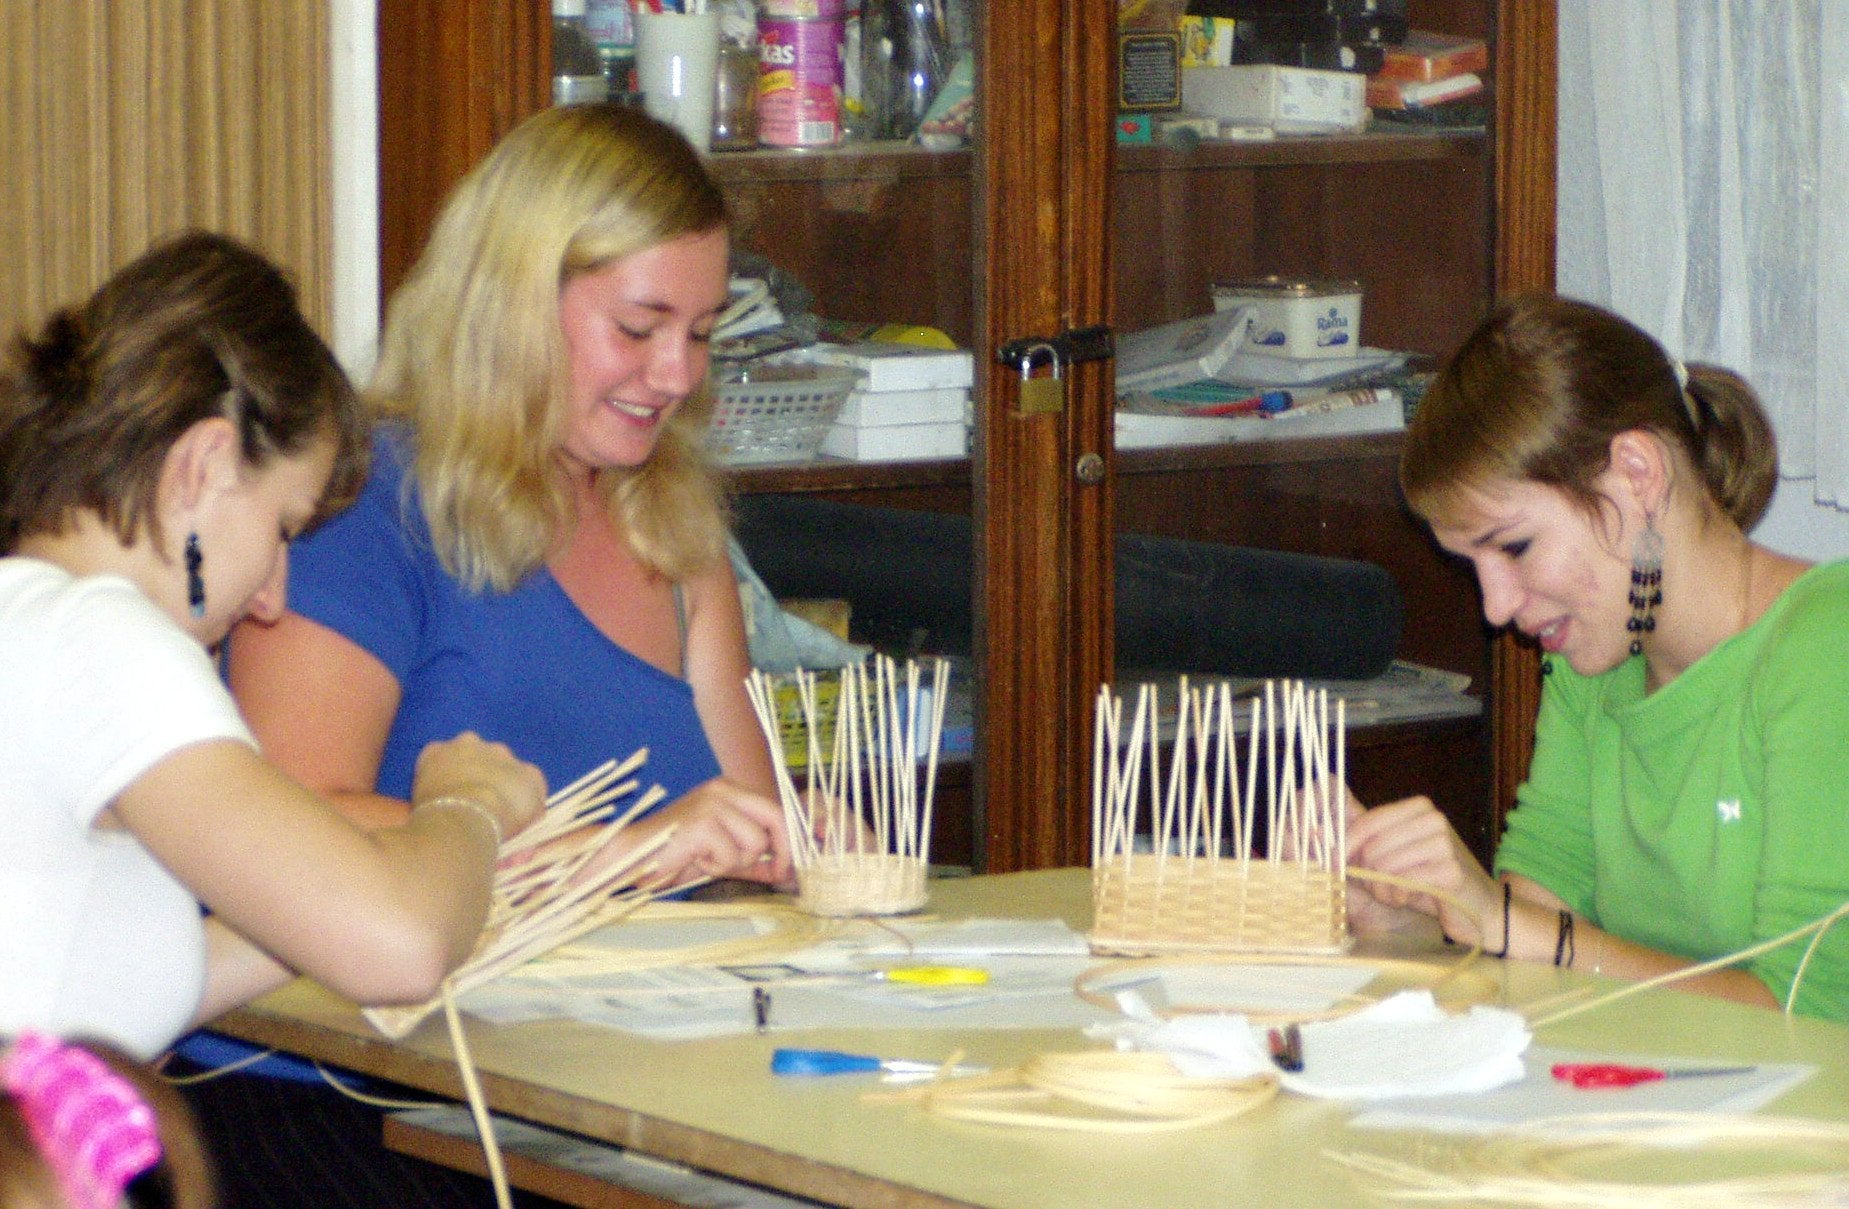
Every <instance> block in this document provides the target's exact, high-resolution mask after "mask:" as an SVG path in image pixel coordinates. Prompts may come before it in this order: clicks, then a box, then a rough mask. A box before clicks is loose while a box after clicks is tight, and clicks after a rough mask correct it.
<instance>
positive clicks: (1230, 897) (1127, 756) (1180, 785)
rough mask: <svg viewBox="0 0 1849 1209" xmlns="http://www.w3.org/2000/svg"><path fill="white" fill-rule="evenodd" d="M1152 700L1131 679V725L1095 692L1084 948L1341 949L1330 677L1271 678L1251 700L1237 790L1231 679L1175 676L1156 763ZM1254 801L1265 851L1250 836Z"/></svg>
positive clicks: (1338, 787) (1340, 856)
mask: <svg viewBox="0 0 1849 1209" xmlns="http://www.w3.org/2000/svg"><path fill="white" fill-rule="evenodd" d="M1159 702H1160V694H1159V693H1158V691H1157V690H1156V688H1155V686H1153V685H1149V684H1145V685H1142V686H1141V687H1140V688H1139V690H1138V692H1137V699H1136V709H1135V713H1134V715H1133V717H1132V720H1131V723H1130V727H1129V733H1128V736H1127V737H1126V736H1125V735H1124V733H1123V729H1122V723H1123V702H1122V701H1121V700H1119V699H1118V698H1117V696H1116V695H1115V694H1114V693H1113V692H1112V691H1111V690H1110V689H1109V688H1105V689H1102V690H1100V692H1099V694H1098V701H1097V708H1096V722H1095V726H1096V733H1095V734H1094V738H1093V752H1092V758H1093V790H1092V918H1093V924H1092V931H1091V936H1090V939H1091V946H1092V949H1093V950H1094V951H1096V952H1100V953H1117V954H1132V955H1144V954H1155V953H1216V952H1230V953H1244V952H1279V953H1332V952H1340V951H1342V950H1344V949H1346V948H1347V946H1348V928H1347V910H1346V897H1345V895H1346V891H1345V887H1344V879H1345V877H1346V874H1347V849H1346V829H1345V827H1344V822H1343V815H1344V810H1345V806H1346V790H1345V789H1344V788H1343V782H1342V775H1343V773H1344V771H1345V763H1344V757H1343V749H1344V747H1345V745H1346V744H1345V737H1346V727H1347V713H1346V710H1345V708H1344V707H1343V705H1342V703H1341V702H1340V701H1339V700H1338V701H1337V703H1336V708H1335V712H1334V724H1333V728H1332V727H1331V717H1330V709H1329V696H1328V693H1327V692H1326V691H1322V690H1318V691H1314V692H1312V691H1311V690H1309V689H1307V688H1305V686H1304V685H1303V684H1302V683H1301V682H1296V681H1291V682H1282V683H1281V682H1277V681H1267V682H1266V684H1265V688H1264V692H1263V693H1262V694H1261V695H1260V697H1259V698H1257V699H1255V700H1254V701H1253V703H1252V718H1251V726H1250V727H1249V729H1248V731H1247V735H1246V740H1245V744H1244V748H1245V763H1244V768H1243V773H1244V776H1243V791H1242V788H1241V766H1240V760H1239V752H1238V749H1237V745H1236V743H1235V736H1234V730H1235V721H1236V718H1237V712H1238V711H1237V709H1236V707H1235V706H1234V704H1233V696H1232V691H1231V688H1230V686H1228V685H1226V684H1220V685H1217V686H1212V687H1209V688H1205V689H1202V688H1199V687H1197V686H1193V685H1190V684H1189V683H1188V681H1187V679H1186V678H1185V677H1184V678H1182V679H1181V681H1180V682H1179V684H1178V686H1177V703H1176V711H1175V735H1174V739H1173V741H1172V743H1171V744H1170V745H1169V755H1168V757H1167V763H1166V764H1164V762H1163V753H1162V744H1161V741H1160V737H1159V734H1158V730H1159V727H1158V724H1157V719H1158V715H1159V713H1160V710H1159ZM1145 762H1146V763H1147V768H1148V770H1149V772H1148V778H1147V785H1148V789H1147V792H1145V789H1144V785H1145V777H1144V766H1145ZM1261 763H1262V764H1263V765H1264V768H1263V770H1262V771H1263V774H1264V775H1263V778H1262V779H1261V777H1260V772H1261V769H1260V767H1259V766H1260V764H1261ZM1261 787H1262V789H1263V791H1264V801H1263V803H1262V804H1261V803H1260V802H1259V800H1258V797H1259V792H1260V789H1261ZM1261 810H1262V811H1263V816H1264V819H1265V824H1266V834H1265V837H1264V842H1263V847H1264V855H1263V856H1259V855H1258V854H1256V853H1255V852H1254V851H1253V845H1254V843H1255V834H1254V833H1255V831H1256V824H1257V819H1258V817H1259V814H1260V811H1261ZM1229 839H1230V841H1231V847H1232V849H1233V850H1232V851H1228V849H1227V846H1226V845H1227V841H1228V840H1229ZM1139 849H1140V850H1139Z"/></svg>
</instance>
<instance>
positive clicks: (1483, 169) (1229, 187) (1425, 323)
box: [379, 0, 1555, 871]
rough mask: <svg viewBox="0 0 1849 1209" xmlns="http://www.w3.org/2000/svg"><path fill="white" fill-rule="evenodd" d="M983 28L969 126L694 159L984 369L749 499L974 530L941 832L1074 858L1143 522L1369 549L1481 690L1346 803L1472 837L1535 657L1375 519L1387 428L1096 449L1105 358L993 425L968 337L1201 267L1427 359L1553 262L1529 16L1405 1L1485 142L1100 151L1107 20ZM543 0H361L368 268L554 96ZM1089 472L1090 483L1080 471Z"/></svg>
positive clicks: (1166, 300)
mask: <svg viewBox="0 0 1849 1209" xmlns="http://www.w3.org/2000/svg"><path fill="white" fill-rule="evenodd" d="M978 7H979V8H980V9H981V15H980V19H979V21H978V27H979V31H980V32H979V35H978V62H979V70H978V80H979V90H980V91H979V95H980V97H981V109H982V123H981V137H979V138H978V139H977V141H976V143H975V144H974V146H973V147H972V148H971V149H969V150H967V151H960V152H950V153H931V152H926V151H923V150H920V149H916V148H909V147H896V146H880V147H877V148H876V149H872V150H868V149H862V148H852V149H845V150H842V151H838V152H835V151H810V152H776V151H754V152H744V153H730V154H723V155H716V156H715V157H714V158H713V160H712V161H711V162H712V164H713V166H714V170H715V174H716V175H717V176H718V177H719V179H720V181H721V182H722V184H723V185H724V187H725V189H726V191H727V194H728V197H729V198H730V200H731V204H732V206H733V209H734V213H735V219H736V227H735V237H736V239H737V242H738V243H739V244H740V245H741V246H743V247H746V248H749V249H751V250H754V251H758V252H761V253H763V254H765V255H767V256H769V257H771V258H772V259H773V260H774V261H775V262H776V263H777V264H779V265H780V266H782V267H783V268H785V269H787V270H788V271H790V272H791V273H793V274H794V275H795V276H796V277H797V278H798V279H800V280H802V281H804V283H805V284H807V285H808V286H810V288H812V289H813V290H814V292H815V294H816V296H817V310H818V311H819V312H820V313H822V314H825V315H828V316H830V317H837V318H843V319H857V320H866V321H889V320H905V321H911V322H925V323H932V324H935V325H936V326H939V327H942V328H944V329H945V330H946V331H948V332H950V333H951V334H952V335H953V336H954V337H955V338H957V339H958V340H959V341H960V342H962V343H965V344H967V345H969V346H971V347H973V348H975V349H976V350H977V363H978V367H979V368H978V372H979V382H978V397H979V399H980V400H981V402H980V406H979V408H978V421H977V428H976V433H975V447H976V448H975V454H974V457H973V458H972V459H971V460H970V461H969V462H967V463H950V464H942V463H939V464H924V465H916V466H897V467H879V466H838V467H828V468H817V467H808V468H800V469H789V470H767V471H753V472H751V473H748V474H744V475H741V476H740V482H739V486H740V489H741V490H745V491H820V492H827V493H829V494H831V495H834V496H837V497H839V498H843V499H850V500H857V501H861V502H870V503H881V504H887V505H893V506H900V507H913V508H930V509H940V510H943V509H948V510H968V511H969V512H970V514H971V515H972V518H973V520H974V528H975V533H976V535H977V536H976V546H977V549H976V566H977V568H978V570H977V576H976V578H977V582H976V584H974V585H973V586H972V591H973V592H974V593H975V596H976V602H975V612H976V616H977V619H978V620H977V635H976V639H977V646H978V666H979V677H978V679H979V686H978V694H979V698H978V710H979V727H978V750H977V756H976V760H975V763H974V766H973V770H972V777H971V781H972V786H971V791H972V794H973V802H974V806H973V810H972V813H971V814H970V815H969V816H968V818H967V820H966V821H967V824H968V826H967V833H966V838H964V839H963V840H962V841H961V842H962V843H963V844H964V845H965V846H966V847H967V848H968V849H969V850H970V852H969V855H970V857H971V859H972V861H973V863H975V864H977V865H978V866H981V867H986V868H987V869H990V870H993V871H1004V870H1010V869H1018V868H1032V867H1042V866H1048V865H1056V864H1070V863H1078V862H1081V861H1083V860H1084V859H1085V854H1086V852H1087V851H1088V844H1087V836H1086V825H1087V809H1086V803H1088V802H1089V800H1090V798H1089V794H1090V788H1089V784H1088V780H1087V778H1088V776H1089V765H1090V761H1089V732H1090V714H1091V702H1092V695H1093V693H1094V692H1095V690H1096V686H1097V685H1098V684H1099V683H1100V682H1101V681H1103V680H1105V679H1108V678H1109V676H1110V674H1111V670H1112V650H1111V635H1112V630H1113V616H1112V600H1111V590H1110V585H1111V582H1112V569H1111V535H1112V534H1113V532H1115V531H1117V530H1120V529H1121V530H1131V531H1143V532H1156V533H1164V534H1173V535H1180V536H1189V537H1196V538H1201V539H1204V540H1212V541H1223V542H1230V543H1240V544H1249V545H1260V546H1269V547H1274V548H1282V549H1300V550H1308V551H1311V552H1321V553H1332V554H1343V555H1347V556H1352V557H1363V558H1370V559H1372V560H1374V561H1377V562H1380V563H1381V564H1382V565H1384V566H1386V567H1388V569H1389V570H1390V571H1391V572H1392V573H1393V574H1394V576H1395V578H1396V580H1397V581H1398V582H1399V584H1400V587H1401V589H1402V592H1403V594H1404V595H1405V597H1406V599H1407V602H1408V605H1407V617H1408V621H1407V627H1406V635H1405V639H1404V643H1403V652H1402V653H1403V654H1404V655H1405V657H1407V658H1411V659H1415V660H1418V661H1421V662H1427V663H1432V664H1435V665H1438V666H1442V667H1446V668H1450V669H1452V670H1457V671H1463V672H1467V673H1469V674H1470V675H1472V677H1473V680H1474V682H1475V683H1476V684H1478V685H1481V686H1484V687H1485V688H1488V689H1490V690H1491V702H1490V704H1491V709H1490V711H1489V713H1488V715H1486V718H1485V719H1484V720H1483V721H1482V722H1476V723H1457V722H1450V723H1443V724H1434V725H1431V726H1424V727H1421V726H1411V727H1396V728H1388V729H1386V730H1384V731H1383V732H1381V733H1378V734H1369V735H1367V736H1365V737H1357V739H1356V742H1355V749H1356V760H1355V762H1354V763H1353V765H1352V767H1354V768H1355V770H1356V771H1355V780H1356V781H1357V785H1358V787H1359V788H1360V789H1361V790H1362V792H1363V793H1364V795H1365V796H1382V795H1385V794H1389V793H1403V792H1411V791H1422V790H1427V789H1430V790H1433V791H1434V792H1435V796H1438V797H1439V798H1440V801H1441V804H1442V805H1444V806H1445V808H1446V809H1447V810H1448V811H1449V812H1450V813H1451V814H1452V815H1453V817H1454V818H1456V819H1458V821H1459V823H1460V826H1461V828H1462V829H1463V830H1464V833H1465V834H1466V836H1467V837H1469V838H1470V839H1471V841H1472V843H1473V844H1474V845H1476V846H1477V847H1478V848H1479V850H1480V851H1487V850H1488V847H1489V845H1490V843H1491V842H1492V841H1493V837H1494V835H1495V833H1496V829H1497V826H1498V824H1499V820H1500V814H1501V810H1502V809H1503V808H1505V807H1506V805H1507V804H1508V802H1509V801H1510V800H1511V796H1512V792H1513V787H1514V785H1515V783H1516V781H1517V780H1518V779H1519V777H1520V775H1521V773H1522V771H1523V770H1524V769H1525V767H1526V762H1527V742H1528V739H1529V734H1530V727H1531V724H1532V718H1533V709H1534V699H1535V695H1536V689H1535V685H1536V683H1537V681H1538V678H1537V676H1536V674H1535V662H1534V659H1533V655H1532V652H1530V651H1527V650H1524V649H1522V648H1520V647H1518V646H1516V645H1514V644H1511V643H1508V642H1507V641H1506V640H1495V641H1492V640H1491V639H1490V637H1489V636H1488V635H1487V634H1486V633H1485V631H1484V630H1483V628H1482V625H1481V623H1480V621H1479V614H1478V603H1477V596H1476V592H1475V587H1474V585H1473V584H1472V583H1471V581H1470V578H1469V576H1468V574H1467V572H1466V571H1465V570H1464V569H1463V568H1461V567H1459V566H1456V565H1454V564H1450V563H1448V562H1446V561H1445V560H1443V559H1442V558H1440V557H1439V555H1438V554H1437V552H1436V551H1435V549H1434V548H1433V547H1432V546H1431V545H1430V543H1429V541H1428V540H1427V539H1426V536H1425V534H1424V532H1423V531H1422V529H1421V528H1420V527H1419V526H1417V525H1416V524H1415V523H1413V521H1412V520H1411V518H1409V517H1408V516H1407V515H1406V514H1405V513H1404V511H1403V510H1402V509H1401V507H1400V505H1399V502H1398V499H1399V497H1398V490H1397V485H1396V481H1395V477H1394V465H1395V449H1396V442H1395V440H1394V439H1392V438H1368V439H1354V440H1348V441H1308V442H1276V443H1270V444H1267V445H1264V446H1249V447H1244V446H1242V447H1233V448H1219V449H1213V450H1185V451H1139V452H1136V453H1125V454H1121V455H1120V454H1118V453H1116V452H1115V451H1114V450H1113V448H1112V445H1111V405H1112V402H1113V394H1114V391H1113V389H1112V381H1111V375H1110V368H1109V364H1108V363H1107V362H1093V363H1087V364H1080V365H1077V366H1073V367H1071V368H1070V369H1068V371H1067V372H1066V373H1065V374H1064V376H1063V382H1064V384H1065V385H1064V400H1065V407H1064V410H1063V411H1061V412H1059V413H1054V414H1039V415H1031V416H1024V415H1021V414H1019V411H1018V408H1017V404H1018V390H1019V384H1018V380H1017V379H1018V375H1017V374H1016V373H1015V372H1014V371H1013V370H1011V369H1008V368H1004V367H999V366H996V365H994V364H993V363H992V357H993V350H994V349H996V348H997V347H1000V346H1001V345H1002V344H1004V343H1006V342H1008V341H1011V340H1016V339H1020V338H1023V337H1045V336H1048V335H1056V334H1059V333H1061V332H1064V331H1067V330H1072V329H1079V328H1084V327H1088V326H1092V325H1099V324H1104V325H1114V326H1116V327H1118V328H1120V329H1123V328H1134V327H1141V326H1146V325H1149V324H1154V323H1160V322H1164V321H1166V320H1170V319H1174V318H1179V317H1181V316H1184V315H1187V314H1192V313H1198V312H1200V311H1202V310H1205V309H1206V308H1207V306H1208V301H1207V299H1208V286H1209V284H1210V283H1211V282H1212V281H1213V280H1214V279H1216V278H1220V277H1226V276H1233V275H1243V274H1247V273H1252V272H1279V273H1287V274H1308V275H1318V276H1329V275H1340V276H1344V277H1358V278H1360V279H1361V280H1363V281H1364V282H1365V283H1366V286H1367V294H1366V299H1365V310H1364V315H1363V328H1364V332H1365V334H1366V337H1367V340H1368V342H1369V343H1371V344H1379V345H1387V346H1391V347H1396V348H1406V349H1412V350H1416V351H1420V352H1425V353H1431V354H1435V355H1442V354H1444V353H1445V352H1447V351H1448V350H1449V349H1450V348H1451V347H1452V346H1454V345H1455V344H1456V342H1457V341H1458V340H1459V339H1461V338H1462V336H1463V335H1464V334H1465V333H1466V332H1467V331H1468V330H1469V328H1470V327H1471V326H1472V325H1473V324H1474V323H1475V321H1476V320H1477V319H1478V318H1479V317H1480V316H1481V314H1482V313H1483V312H1484V311H1485V310H1486V308H1487V307H1488V305H1489V304H1490V302H1491V301H1492V299H1493V298H1494V297H1495V296H1497V295H1498V294H1500V293H1504V292H1509V291H1514V290H1521V289H1541V288H1547V287H1549V286H1550V285H1551V283H1552V270H1553V237H1552V236H1553V149H1554V128H1553V112H1554V93H1553V89H1554V69H1553V60H1554V53H1555V51H1554V5H1553V4H1552V3H1551V2H1550V0H1411V2H1410V15H1411V18H1412V24H1413V25H1414V26H1415V27H1418V28H1430V29H1438V30H1445V31H1449V32H1455V33H1476V34H1484V35H1487V36H1489V37H1491V38H1492V39H1493V42H1494V46H1495V65H1494V71H1493V75H1492V86H1493V92H1492V96H1493V101H1494V107H1493V111H1492V112H1493V121H1492V123H1491V125H1490V128H1489V129H1488V130H1487V131H1485V132H1480V133H1402V134H1389V135H1376V134H1369V135H1363V136H1355V137H1341V138H1313V139H1306V138H1296V139H1278V140H1276V141H1274V142H1267V143H1259V144H1220V143H1215V144H1208V145H1204V146H1202V147H1199V148H1194V149H1188V150H1184V149H1172V148H1166V147H1142V148H1118V147H1117V146H1116V145H1115V144H1114V135H1113V118H1114V116H1115V113H1114V97H1115V90H1114V81H1113V70H1114V47H1115V37H1114V35H1115V20H1116V7H1117V4H1116V0H1008V3H987V4H983V3H982V2H981V0H978ZM546 11H547V6H546V5H545V4H544V3H543V2H541V0H483V2H482V3H479V4H470V5H453V4H447V3H444V2H443V0H380V4H379V22H380V28H379V48H380V73H379V74H380V88H381V98H380V113H381V132H380V156H381V191H382V201H383V205H382V223H383V226H384V230H383V231H382V233H381V257H382V266H381V267H382V279H383V281H384V283H385V285H386V288H387V289H389V288H390V287H391V286H392V285H393V284H395V283H396V281H397V280H398V279H399V278H400V277H401V276H402V274H403V272H404V270H405V268H406V267H407V266H408V265H409V263H410V261H411V259H412V258H413V257H414V255H415V251H416V249H417V248H418V247H419V246H420V245H421V243H422V240H423V237H424V234H425V232H426V231H427V229H428V226H429V222H430V219H431V217H432V215H433V214H434V211H435V208H436V205H437V204H438V202H439V201H440V199H441V197H442V194H443V193H444V191H445V190H446V189H447V188H448V187H449V185H450V184H451V183H453V181H454V180H455V179H456V178H457V177H459V176H460V175H461V173H462V172H463V171H465V170H466V168H467V167H468V165H469V164H471V163H472V162H474V160H475V159H476V158H478V157H479V156H480V155H481V154H482V153H483V152H484V151H485V150H486V149H487V148H488V147H489V146H490V145H492V143H493V141H494V139H495V138H497V137H499V135H500V134H501V133H503V132H504V131H505V130H506V129H508V128H509V127H510V126H511V125H513V124H514V123H515V122H516V121H518V120H519V119H520V118H521V117H523V116H525V115H526V114H527V113H530V112H531V111H532V110H533V109H535V108H536V107H538V106H540V105H543V104H545V103H546V101H547V96H546V80H547V63H546V61H545V56H546V50H547V46H546V38H545V37H544V34H545V31H546V28H547V25H546ZM1088 456H1089V457H1095V459H1096V464H1097V465H1098V466H1100V467H1101V468H1102V474H1101V475H1100V476H1095V477H1093V476H1082V475H1080V474H1079V473H1078V470H1077V468H1078V466H1079V463H1080V460H1081V459H1082V458H1087V457H1088Z"/></svg>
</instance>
